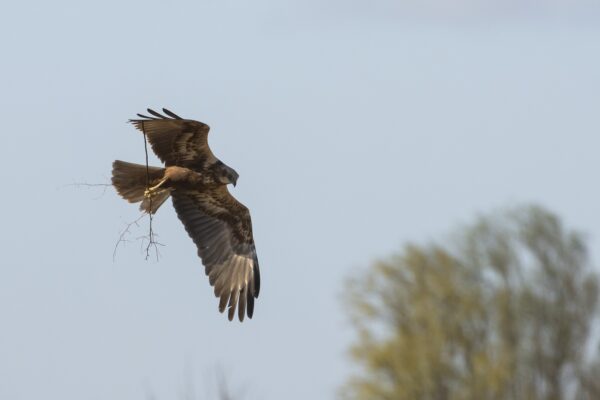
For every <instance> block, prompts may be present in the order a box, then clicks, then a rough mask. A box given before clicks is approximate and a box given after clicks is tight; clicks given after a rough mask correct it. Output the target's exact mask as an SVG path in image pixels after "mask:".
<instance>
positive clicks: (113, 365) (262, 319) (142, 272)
mask: <svg viewBox="0 0 600 400" xmlns="http://www.w3.org/2000/svg"><path fill="white" fill-rule="evenodd" d="M599 21H600V6H598V3H597V2H593V1H585V0H580V1H574V2H573V1H566V0H554V1H545V2H539V1H508V2H507V1H500V0H488V1H483V0H462V1H457V2H454V3H453V4H452V6H449V5H448V3H447V2H444V1H442V0H427V1H421V2H416V1H408V0H406V1H392V0H380V1H359V0H353V1H341V0H332V1H327V2H324V1H316V0H305V1H300V0H298V1H296V0H293V1H271V0H258V1H253V2H240V1H233V0H221V1H174V2H170V3H165V2H157V1H145V2H141V1H129V2H116V1H114V0H107V1H104V2H93V3H92V2H81V1H78V2H75V1H66V0H57V1H54V2H41V1H29V2H11V3H10V4H7V5H6V6H5V7H3V12H2V15H0V45H1V48H2V62H1V63H0V88H1V93H2V95H1V96H0V115H1V116H2V121H3V124H2V133H0V134H1V135H2V138H3V140H4V146H3V150H4V151H3V167H2V168H1V169H0V180H1V182H2V183H3V192H2V193H3V196H1V197H0V206H1V209H2V210H3V213H2V215H3V218H2V225H3V227H4V229H1V230H0V243H1V245H0V246H1V248H2V256H3V257H2V261H1V262H0V398H2V399H12V400H29V399H39V398H44V399H61V400H76V399H77V400H80V399H93V400H95V399H98V400H99V399H111V400H125V399H127V400H132V399H150V398H152V399H157V400H162V399H183V398H185V396H186V395H189V394H190V393H192V394H195V398H198V399H209V398H215V392H216V383H215V382H216V379H217V377H218V376H219V375H223V376H224V377H225V379H226V380H227V382H228V383H229V385H230V386H231V388H232V390H233V392H234V393H235V394H238V395H239V398H240V399H248V400H251V399H265V400H269V399H273V400H274V399H282V398H285V399H290V400H300V399H307V398H309V399H315V400H320V399H331V398H334V397H335V394H336V390H337V389H338V388H339V386H340V385H341V384H342V383H343V382H344V380H345V379H346V378H347V377H348V375H349V373H350V371H352V364H351V363H350V360H349V358H348V356H347V352H346V350H347V348H348V345H349V344H350V343H351V341H352V339H353V332H352V329H351V326H350V324H349V323H348V320H347V319H346V314H345V310H346V304H343V302H342V294H343V291H344V282H345V280H346V279H347V278H348V277H349V276H351V275H352V274H353V273H355V272H356V271H360V270H361V269H363V268H365V267H367V266H368V265H369V264H370V263H372V262H373V261H374V260H376V259H379V258H384V257H386V256H388V255H390V254H392V253H394V252H395V251H398V250H399V249H400V248H401V246H402V245H403V244H405V243H407V242H409V241H410V242H417V243H420V242H426V241H429V240H434V239H436V238H440V237H443V235H444V234H446V233H447V232H449V231H451V230H452V229H453V228H454V227H456V226H460V225H461V224H465V223H468V222H469V221H471V220H472V219H473V218H474V216H475V215H477V214H478V213H484V212H489V211H492V210H495V209H498V208H502V207H510V206H514V205H518V204H523V203H527V204H528V203H537V204H541V205H543V206H545V207H547V208H548V209H550V210H552V211H554V212H556V213H557V214H559V215H560V216H561V217H562V218H563V219H564V220H565V222H566V224H567V225H568V226H570V227H573V228H576V229H578V230H581V231H582V232H584V233H585V234H586V237H587V238H588V244H589V247H590V250H591V252H592V255H593V256H594V258H595V259H596V260H598V259H600V257H599V256H600V237H599V235H600V218H598V205H599V204H600V185H598V171H600V157H598V152H599V149H600V136H598V132H599V129H600V121H599V118H598V115H600V114H599V112H598V110H599V108H598V107H599V104H600V95H599V93H600V73H599V72H598V71H600V25H599V24H598V22H599ZM146 107H153V108H157V109H158V108H160V107H167V108H169V109H171V110H173V111H174V112H176V113H177V114H179V115H182V116H184V117H187V118H192V119H198V120H201V121H203V122H206V123H208V124H209V125H210V126H211V134H210V136H209V142H210V145H211V147H212V149H213V151H214V153H215V154H217V156H218V157H219V158H220V159H222V160H223V161H224V162H225V163H227V164H228V165H230V166H232V167H233V168H235V169H236V170H237V171H238V172H239V174H240V178H239V181H238V185H237V187H236V188H234V189H232V193H233V194H234V195H235V196H236V198H238V199H239V200H240V201H241V202H243V203H244V204H246V205H247V206H248V207H249V208H250V210H251V213H252V218H253V224H254V236H255V241H256V245H257V250H258V255H259V258H260V265H261V273H262V277H261V278H262V279H261V281H262V282H261V283H262V287H261V296H260V298H259V299H258V301H257V303H256V307H255V315H254V318H253V319H252V320H247V321H245V322H244V323H242V324H240V323H239V322H237V321H235V322H229V321H227V318H226V317H225V316H224V315H222V314H219V313H218V312H217V304H218V303H217V299H216V298H214V297H213V294H212V290H211V289H210V287H209V284H208V282H207V279H206V277H205V276H204V269H203V267H202V266H201V264H200V260H199V259H198V258H197V256H196V250H195V248H194V245H193V243H192V241H191V240H190V239H189V238H188V236H187V234H186V233H185V231H184V229H183V227H182V226H181V224H180V222H179V221H178V219H177V217H176V215H175V213H174V211H173V209H172V207H171V206H170V205H168V204H167V205H166V206H164V207H163V209H161V210H160V212H159V213H158V214H157V216H156V218H155V220H154V229H155V230H156V231H157V233H158V234H159V241H160V242H161V243H163V244H165V246H164V247H161V248H160V258H159V259H158V261H157V260H156V259H155V258H151V259H150V260H145V257H144V254H143V251H142V249H141V243H140V242H139V241H136V237H139V236H143V235H145V234H146V229H147V226H146V225H145V224H144V223H142V225H140V226H139V227H133V229H132V232H131V235H130V236H129V238H130V239H131V242H129V243H124V244H121V245H120V246H119V247H118V248H117V252H116V256H115V257H114V259H113V251H114V248H115V243H116V242H117V241H118V238H119V234H120V232H122V230H123V229H124V228H125V226H126V224H127V222H129V221H133V220H135V219H136V218H137V217H138V215H139V214H138V211H137V208H136V207H135V206H133V205H131V204H128V203H126V202H125V201H123V200H122V199H120V198H119V197H118V196H117V195H116V194H115V192H114V190H112V189H111V188H108V189H107V190H104V188H103V187H85V186H73V184H74V183H81V182H86V183H107V182H109V181H110V170H111V163H112V161H113V160H115V159H121V160H126V161H131V162H139V163H142V162H143V160H144V149H143V139H142V137H141V135H140V134H139V132H137V131H136V130H135V129H133V127H132V126H130V125H128V124H127V123H126V121H127V119H129V118H131V117H133V116H135V114H136V113H138V112H143V111H144V110H145V108H146ZM151 164H154V165H158V164H159V162H158V160H157V159H156V158H155V157H154V156H152V157H151ZM188 398H189V396H188Z"/></svg>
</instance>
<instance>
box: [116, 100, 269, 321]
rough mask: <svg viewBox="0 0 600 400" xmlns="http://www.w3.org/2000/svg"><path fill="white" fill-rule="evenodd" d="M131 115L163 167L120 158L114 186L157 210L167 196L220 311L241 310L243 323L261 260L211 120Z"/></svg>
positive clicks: (167, 114) (256, 285) (235, 175)
mask: <svg viewBox="0 0 600 400" xmlns="http://www.w3.org/2000/svg"><path fill="white" fill-rule="evenodd" d="M163 112H164V114H165V115H162V114H160V113H158V112H156V111H154V110H151V109H148V113H149V114H150V116H146V115H142V114H137V115H138V116H139V119H131V120H129V122H131V123H132V124H133V125H134V126H135V127H136V128H137V129H138V130H140V131H142V132H144V133H145V135H146V138H147V140H148V142H149V143H150V145H151V146H152V150H153V151H154V153H156V155H157V156H158V158H159V159H160V160H161V161H162V162H163V163H164V164H165V167H164V168H159V167H147V166H146V165H140V164H133V163H128V162H124V161H119V160H117V161H115V162H114V163H113V170H112V184H113V185H114V187H115V188H116V190H117V192H118V193H119V194H120V195H121V197H123V198H124V199H125V200H127V201H129V202H130V203H137V202H141V205H140V209H141V210H142V211H145V212H147V213H152V214H154V213H156V211H157V210H158V208H159V207H160V206H161V205H162V204H163V203H164V202H165V201H166V200H167V199H168V198H169V197H171V198H172V200H173V207H175V211H176V212H177V216H178V217H179V219H180V220H181V222H182V223H183V225H184V227H185V230H186V231H187V233H188V234H189V235H190V237H191V238H192V240H193V241H194V243H195V244H196V247H197V248H198V256H200V258H201V259H202V263H203V264H204V266H205V272H206V275H208V279H209V282H210V284H211V286H214V292H215V296H217V297H219V299H220V300H219V311H220V312H223V311H225V309H226V308H227V309H228V318H229V320H230V321H231V320H232V319H233V317H234V315H235V312H236V309H237V314H238V318H239V320H240V321H243V320H244V316H245V315H248V317H249V318H252V314H253V312H254V299H255V298H257V297H258V292H259V289H260V273H259V269H258V258H257V256H256V248H255V246H254V239H253V237H252V222H251V220H250V212H249V211H248V208H246V207H245V206H244V205H243V204H242V203H240V202H239V201H237V200H236V199H235V198H234V197H233V196H232V195H231V194H230V193H229V190H227V185H228V184H233V185H234V186H235V184H236V182H237V179H238V173H237V172H235V170H234V169H233V168H231V167H229V166H227V165H225V164H224V163H223V162H222V161H221V160H219V159H218V158H216V157H215V155H214V154H213V153H212V151H211V150H210V148H209V146H208V131H209V129H210V128H209V127H208V125H206V124H204V123H202V122H198V121H194V120H189V119H183V118H181V117H179V116H178V115H176V114H174V113H173V112H171V111H169V110H167V109H164V108H163Z"/></svg>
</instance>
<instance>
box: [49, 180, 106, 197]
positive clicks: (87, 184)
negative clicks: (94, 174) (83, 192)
mask: <svg viewBox="0 0 600 400" xmlns="http://www.w3.org/2000/svg"><path fill="white" fill-rule="evenodd" d="M69 186H72V187H74V188H77V189H79V188H81V187H87V188H92V187H102V188H103V189H102V193H100V195H99V196H98V197H94V200H98V199H99V198H101V197H102V196H104V194H106V189H108V188H109V187H111V186H112V184H110V183H87V182H73V183H68V184H66V185H62V186H60V187H59V189H62V188H66V187H69Z"/></svg>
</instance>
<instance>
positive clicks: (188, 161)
mask: <svg viewBox="0 0 600 400" xmlns="http://www.w3.org/2000/svg"><path fill="white" fill-rule="evenodd" d="M163 112H164V113H165V114H166V115H162V114H159V113H157V112H156V111H154V110H151V109H148V113H150V115H151V116H146V115H142V114H138V116H139V117H140V119H131V120H129V122H131V123H132V124H133V125H134V126H135V127H136V128H137V129H139V130H140V131H142V132H145V133H146V137H147V138H148V142H149V143H150V145H151V146H152V150H154V153H156V155H157V156H158V158H160V160H161V161H162V162H164V163H165V164H166V165H167V166H170V165H179V166H182V167H187V168H191V169H203V168H204V167H205V166H206V165H207V164H212V163H214V162H215V161H216V160H217V159H216V158H215V156H214V154H213V153H212V152H211V151H210V148H209V147H208V131H209V130H210V128H209V126H208V125H206V124H204V123H202V122H199V121H193V120H190V119H183V118H181V117H179V116H178V115H176V114H175V113H173V112H171V111H169V110H167V109H165V108H163Z"/></svg>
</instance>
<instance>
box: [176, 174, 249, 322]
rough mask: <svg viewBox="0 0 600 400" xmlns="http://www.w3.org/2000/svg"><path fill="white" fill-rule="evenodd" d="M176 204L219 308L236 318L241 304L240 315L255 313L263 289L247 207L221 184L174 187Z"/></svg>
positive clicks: (241, 316)
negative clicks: (204, 187) (201, 188)
mask: <svg viewBox="0 0 600 400" xmlns="http://www.w3.org/2000/svg"><path fill="white" fill-rule="evenodd" d="M172 196H173V206H174V207H175V210H176V211H177V216H178V217H179V219H180V220H181V222H183V225H184V226H185V229H186V231H187V232H188V234H189V235H190V237H191V238H192V239H193V240H194V243H195V244H196V246H197V247H198V255H199V256H200V258H201V259H202V263H203V264H204V266H205V271H206V275H208V278H209V282H210V284H211V286H214V288H215V296H217V297H219V298H220V301H219V311H221V312H223V311H225V308H226V307H227V308H228V309H229V312H228V317H229V320H230V321H231V320H232V319H233V316H234V314H235V310H236V306H237V309H238V318H239V320H240V321H243V320H244V315H245V314H247V315H248V317H249V318H252V314H253V312H254V299H255V298H257V297H258V292H259V290H260V273H259V269H258V258H257V256H256V248H255V246H254V239H253V238H252V222H251V220H250V212H249V211H248V209H247V208H246V207H245V206H244V205H243V204H241V203H240V202H238V201H237V200H236V199H235V198H234V197H233V196H232V195H231V194H230V193H229V191H228V190H227V187H226V186H220V187H218V188H215V189H213V190H205V191H203V192H199V191H195V190H175V191H173V192H172Z"/></svg>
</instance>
